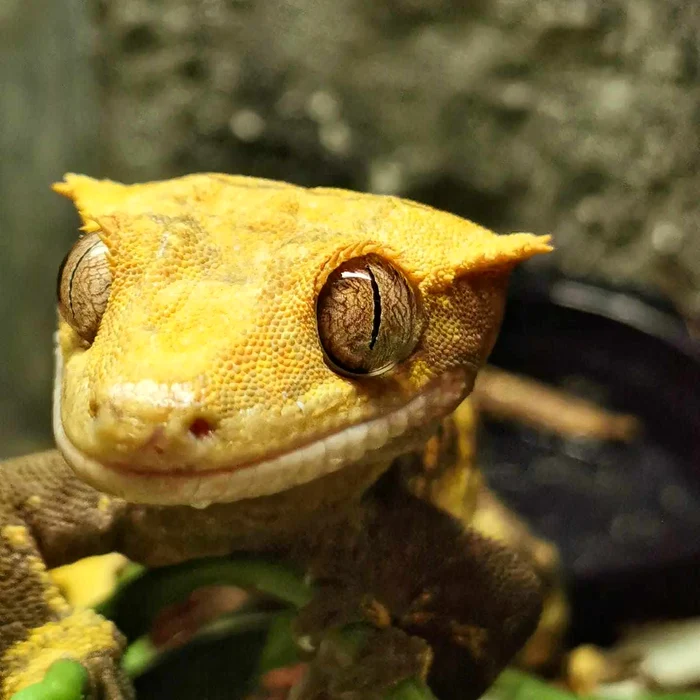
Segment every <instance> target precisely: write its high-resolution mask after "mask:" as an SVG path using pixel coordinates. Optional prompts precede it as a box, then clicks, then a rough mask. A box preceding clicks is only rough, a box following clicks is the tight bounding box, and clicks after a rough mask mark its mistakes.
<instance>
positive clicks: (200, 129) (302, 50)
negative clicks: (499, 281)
mask: <svg viewBox="0 0 700 700" xmlns="http://www.w3.org/2000/svg"><path fill="white" fill-rule="evenodd" d="M103 8H104V11H103V15H102V19H101V24H100V32H101V37H102V40H101V42H100V45H101V46H102V49H103V55H102V65H103V69H104V77H105V81H106V83H105V84H106V100H107V101H106V105H105V106H106V117H107V128H108V139H107V143H108V144H109V146H110V154H109V170H110V172H114V173H116V174H117V175H119V176H121V177H125V178H127V179H138V178H144V177H159V176H162V175H163V174H165V173H167V174H171V173H179V172H184V171H187V170H206V169H221V170H227V171H236V172H243V173H255V174H262V175H266V176H270V177H285V178H288V179H290V180H293V181H296V182H301V183H321V184H328V183H331V184H340V185H349V186H352V187H357V188H361V189H370V190H374V191H380V192H392V193H399V194H403V195H408V196H412V197H415V198H418V199H421V200H424V201H427V202H429V203H433V204H436V205H438V206H441V207H445V208H447V209H450V210H453V211H456V212H457V213H460V214H464V215H467V216H471V217H473V218H476V219H478V220H479V221H481V222H483V223H486V224H490V225H492V226H494V227H497V228H498V229H499V230H511V229H529V230H533V231H538V232H552V233H554V234H555V237H556V243H557V248H558V252H557V258H556V263H557V264H558V265H560V266H561V267H562V268H563V269H565V270H566V271H568V272H573V273H577V274H583V275H599V276H604V277H606V278H608V279H610V280H612V281H631V282H634V283H638V284H641V285H658V286H660V287H661V288H662V289H663V290H664V291H665V292H666V293H668V294H671V295H672V297H673V298H674V300H675V301H676V303H678V304H680V305H681V306H682V307H683V308H684V310H686V311H687V312H688V313H691V312H692V313H700V197H698V192H700V42H699V41H698V37H700V3H698V2H688V1H687V0H664V1H663V2H659V0H481V1H476V2H454V1H453V0H377V1H374V2H366V1H365V0H334V2H317V1H315V0H264V1H263V0H258V1H254V0H228V1H226V0H202V1H201V2H188V1H186V0H161V1H160V2H151V1H150V0H122V1H121V2H119V3H108V2H104V3H103Z"/></svg>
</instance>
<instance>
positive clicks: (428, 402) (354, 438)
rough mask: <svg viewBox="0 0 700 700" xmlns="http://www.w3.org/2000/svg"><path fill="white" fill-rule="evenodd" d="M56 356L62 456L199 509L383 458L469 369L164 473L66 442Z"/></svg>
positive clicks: (446, 408)
mask: <svg viewBox="0 0 700 700" xmlns="http://www.w3.org/2000/svg"><path fill="white" fill-rule="evenodd" d="M56 355H57V367H56V381H55V386H54V402H53V428H54V436H55V439H56V445H57V447H58V449H59V450H60V452H61V453H62V454H63V457H64V458H65V460H66V461H67V462H68V464H69V465H70V466H71V467H72V468H73V470H74V471H75V472H76V473H77V474H78V475H79V476H80V477H81V478H82V479H83V480H84V481H86V482H87V483H89V484H91V485H92V486H94V487H95V488H97V489H99V490H101V491H104V492H106V493H110V494H112V495H115V496H120V497H122V498H125V499H126V500H128V501H132V502H141V503H148V504H152V505H193V506H195V507H206V506H208V505H210V504H211V503H220V502H225V503H230V502H233V501H239V500H243V499H249V498H258V497H261V496H269V495H272V494H275V493H279V492H282V491H286V490H288V489H290V488H293V487H295V486H300V485H301V484H305V483H308V482H310V481H313V480H314V479H317V478H319V477H322V476H325V475H327V474H330V473H332V472H335V471H338V470H340V469H342V468H344V467H347V466H350V465H352V464H356V463H358V462H360V461H375V460H376V461H379V460H387V459H390V458H392V457H393V456H396V455H397V454H398V453H399V452H400V451H401V450H400V449H398V448H397V445H399V444H400V445H401V447H402V448H405V443H406V442H407V437H408V436H409V435H412V434H413V433H419V432H420V429H421V428H424V427H425V426H426V425H428V424H430V423H432V422H433V421H435V420H438V419H440V418H442V417H444V416H445V415H447V414H448V413H450V412H451V411H452V410H454V409H455V408H456V407H457V405H458V404H459V403H460V401H462V399H463V398H464V396H465V395H466V394H467V393H468V390H469V389H470V386H469V382H468V380H467V378H468V376H471V375H472V373H467V372H466V371H465V370H464V369H461V368H459V369H453V370H449V371H447V372H444V373H443V374H442V375H441V376H440V377H438V378H436V379H435V380H434V381H433V382H431V383H430V384H429V385H428V386H427V387H426V388H425V389H423V391H421V392H420V393H419V394H417V395H416V396H414V397H413V398H411V399H409V400H408V401H407V402H406V403H405V404H404V405H403V406H399V407H395V408H393V410H392V411H390V412H387V413H385V414H383V415H381V416H377V417H374V418H371V419H369V420H366V421H364V422H362V423H358V424H355V425H350V426H347V427H345V428H343V429H341V430H339V431H337V432H335V433H332V434H330V435H327V436H324V437H321V438H318V439H316V440H313V441H312V442H309V443H307V444H306V445H302V446H296V447H295V448H293V449H290V450H289V451H287V452H282V453H280V454H276V455H274V456H271V457H267V458H266V457H263V458H262V459H258V460H255V461H253V462H250V463H244V464H241V463H237V464H235V465H231V466H230V467H226V466H222V467H219V468H216V469H209V470H198V471H189V472H186V471H173V472H163V471H162V470H161V471H155V470H154V471H148V470H136V469H131V468H128V467H122V466H115V465H112V464H106V463H103V462H100V461H98V460H96V459H93V458H91V457H88V456H87V455H86V454H84V453H83V452H82V451H81V450H80V449H78V448H77V447H76V446H75V445H74V444H73V443H72V442H71V440H70V438H69V437H68V436H67V434H66V432H65V429H64V427H63V422H62V420H61V375H62V360H61V358H60V350H58V349H57V352H56ZM409 441H410V440H409Z"/></svg>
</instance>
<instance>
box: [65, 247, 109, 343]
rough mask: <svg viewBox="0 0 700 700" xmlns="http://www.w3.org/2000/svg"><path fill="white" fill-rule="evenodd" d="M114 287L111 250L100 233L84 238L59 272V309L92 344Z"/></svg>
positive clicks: (70, 252) (73, 249)
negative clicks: (109, 251)
mask: <svg viewBox="0 0 700 700" xmlns="http://www.w3.org/2000/svg"><path fill="white" fill-rule="evenodd" d="M111 284H112V274H111V272H110V271H109V263H108V261H107V246H105V244H104V243H103V242H102V241H101V240H100V237H99V236H98V235H97V234H96V233H89V234H87V235H85V236H83V237H82V238H80V239H79V240H78V242H77V243H76V244H75V245H74V246H73V247H72V248H71V249H70V251H69V252H68V255H66V257H65V258H64V259H63V262H62V263H61V267H60V269H59V271H58V308H59V311H60V312H61V315H62V316H63V318H64V319H65V320H66V321H67V322H68V323H69V324H70V325H71V327H72V328H73V330H75V331H76V333H78V335H79V336H80V337H81V338H84V339H85V340H87V341H88V342H89V343H91V342H92V341H93V340H94V338H95V335H96V334H97V329H98V328H99V325H100V320H101V318H102V314H103V313H104V310H105V307H106V306H107V299H108V297H109V288H110V285H111Z"/></svg>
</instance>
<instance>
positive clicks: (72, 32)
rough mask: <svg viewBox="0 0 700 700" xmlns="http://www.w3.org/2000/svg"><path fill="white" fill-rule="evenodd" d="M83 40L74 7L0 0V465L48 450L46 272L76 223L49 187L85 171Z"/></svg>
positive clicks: (89, 112)
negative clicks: (7, 458)
mask: <svg viewBox="0 0 700 700" xmlns="http://www.w3.org/2000/svg"><path fill="white" fill-rule="evenodd" d="M90 36H91V27H90V25H89V24H88V18H87V16H86V14H85V13H84V3H82V2H81V0H62V2H60V3H59V2H45V1H42V0H21V1H20V0H0V198H1V201H2V204H1V205H0V249H1V250H2V255H0V329H1V330H0V455H11V454H19V453H22V452H26V451H29V450H31V449H36V448H37V447H39V446H49V445H50V444H51V438H50V410H51V405H50V396H51V393H50V392H51V379H52V359H53V352H52V340H51V336H52V333H53V329H54V326H55V322H56V310H55V309H56V307H55V299H56V292H55V289H56V270H57V268H58V265H59V263H60V262H61V259H62V258H63V256H64V255H65V252H66V251H67V249H68V247H69V245H70V243H71V242H72V240H73V238H74V237H75V228H76V217H75V214H74V213H73V211H72V209H71V207H70V206H69V205H68V204H67V203H64V202H62V201H61V200H60V198H59V197H58V196H57V195H55V194H53V193H52V192H51V191H50V190H49V185H50V184H51V183H52V182H53V181H55V180H58V179H60V178H61V176H62V175H63V173H64V172H65V171H66V170H83V169H90V168H94V158H93V155H92V154H94V153H95V150H96V148H97V131H96V124H97V119H96V116H97V115H96V109H95V106H96V103H95V99H94V98H95V93H94V79H93V77H92V70H91V61H90V57H89V51H88V47H89V44H90Z"/></svg>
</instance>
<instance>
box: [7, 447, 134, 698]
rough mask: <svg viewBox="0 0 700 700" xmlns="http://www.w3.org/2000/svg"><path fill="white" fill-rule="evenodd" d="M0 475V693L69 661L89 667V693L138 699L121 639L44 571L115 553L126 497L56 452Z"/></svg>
mask: <svg viewBox="0 0 700 700" xmlns="http://www.w3.org/2000/svg"><path fill="white" fill-rule="evenodd" d="M0 474H1V475H2V487H1V488H0V698H2V700H7V699H8V698H10V697H12V695H13V694H14V693H16V692H17V691H19V690H21V689H22V688H25V687H27V686H28V685H31V684H33V683H36V682H38V681H40V680H41V679H42V678H43V676H44V674H45V672H46V670H47V669H48V668H49V666H51V664H52V663H54V662H55V661H57V660H58V659H65V658H69V659H74V660H76V661H79V662H80V663H82V664H83V665H84V666H85V668H86V669H87V671H88V674H89V677H90V691H89V692H90V697H95V698H103V699H104V700H123V699H125V698H131V697H133V691H132V690H131V688H130V685H129V683H128V681H127V680H126V678H125V676H124V675H123V674H122V672H121V670H120V669H119V659H120V657H121V653H122V651H123V648H124V640H123V638H122V636H121V635H120V634H119V632H118V631H117V630H116V628H115V627H114V625H113V624H112V623H111V622H109V621H107V620H105V619H103V618H102V617H100V616H99V615H97V614H96V613H94V612H93V611H91V610H74V609H72V608H71V606H70V605H69V604H68V603H67V602H66V600H65V599H64V598H63V597H62V596H61V594H60V592H59V591H58V589H57V588H56V586H55V584H54V583H53V582H52V580H51V577H50V576H49V574H48V572H47V565H49V566H56V565H59V564H64V563H68V562H69V561H74V560H76V559H79V558H81V557H83V556H88V555H93V554H102V553H105V552H108V551H111V550H112V549H113V547H114V544H115V538H116V536H117V532H118V523H119V519H120V517H121V513H122V509H123V506H124V504H123V502H122V501H120V500H119V499H111V498H109V497H107V496H105V495H103V494H100V493H99V492H97V491H95V490H94V489H92V488H90V487H89V486H87V485H85V484H83V483H82V482H80V481H78V480H77V479H76V478H75V476H74V475H73V473H72V471H71V470H70V468H69V467H68V466H67V465H66V464H65V462H64V461H63V459H62V457H61V456H60V455H59V454H58V452H55V451H53V452H44V453H40V454H36V455H32V456H30V457H23V458H18V459H13V460H9V461H6V462H3V463H2V464H0Z"/></svg>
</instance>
